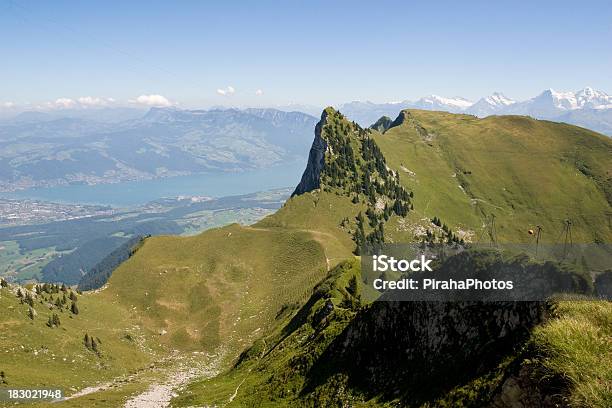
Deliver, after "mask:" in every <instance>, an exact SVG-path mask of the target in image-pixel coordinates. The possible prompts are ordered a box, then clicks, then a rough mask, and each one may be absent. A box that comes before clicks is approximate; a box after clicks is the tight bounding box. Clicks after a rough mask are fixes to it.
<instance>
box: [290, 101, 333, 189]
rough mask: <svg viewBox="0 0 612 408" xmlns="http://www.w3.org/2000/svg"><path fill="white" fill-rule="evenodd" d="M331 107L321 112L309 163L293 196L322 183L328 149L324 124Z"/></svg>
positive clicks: (317, 186) (315, 187) (309, 155)
mask: <svg viewBox="0 0 612 408" xmlns="http://www.w3.org/2000/svg"><path fill="white" fill-rule="evenodd" d="M328 114H329V108H327V109H325V110H324V111H323V113H322V114H321V120H320V121H319V123H317V125H316V127H315V138H314V141H313V142H312V147H311V148H310V153H309V154H308V163H307V164H306V170H304V173H303V174H302V179H301V180H300V183H299V184H298V186H297V187H296V189H295V191H294V192H293V194H292V196H294V195H300V194H304V193H307V192H309V191H312V190H315V189H317V188H319V187H320V185H321V171H322V170H323V167H324V166H325V152H326V150H327V142H326V141H325V139H323V137H322V136H321V133H322V131H323V126H325V123H326V122H327V116H328Z"/></svg>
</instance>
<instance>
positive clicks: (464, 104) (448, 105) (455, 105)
mask: <svg viewBox="0 0 612 408" xmlns="http://www.w3.org/2000/svg"><path fill="white" fill-rule="evenodd" d="M473 104H474V102H472V101H469V100H467V99H465V98H461V97H458V96H456V97H452V98H446V97H444V96H438V95H429V96H426V97H424V98H421V99H419V100H418V101H416V102H415V106H416V107H418V108H422V109H440V110H448V111H451V112H461V111H464V110H466V109H467V108H469V107H470V106H472V105H473Z"/></svg>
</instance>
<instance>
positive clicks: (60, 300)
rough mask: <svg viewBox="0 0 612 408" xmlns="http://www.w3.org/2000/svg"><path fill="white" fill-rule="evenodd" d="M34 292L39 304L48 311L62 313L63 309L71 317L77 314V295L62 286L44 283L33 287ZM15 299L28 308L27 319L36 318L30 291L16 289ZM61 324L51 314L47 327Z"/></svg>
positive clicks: (56, 315) (55, 316)
mask: <svg viewBox="0 0 612 408" xmlns="http://www.w3.org/2000/svg"><path fill="white" fill-rule="evenodd" d="M34 292H35V293H36V296H37V298H38V299H39V303H40V304H45V303H46V304H47V305H48V307H49V309H54V308H55V309H56V310H58V311H59V312H61V313H63V312H64V309H67V310H68V309H69V310H70V312H71V313H72V314H73V315H78V314H79V307H78V305H77V301H78V297H77V294H76V293H75V292H74V291H73V290H72V289H69V288H68V287H66V285H64V284H62V285H61V286H60V285H57V284H51V283H44V284H42V285H35V286H34ZM54 295H55V297H54ZM17 297H18V298H19V301H20V303H21V304H26V305H28V306H29V308H28V317H29V318H30V319H32V320H34V318H35V317H36V314H37V313H36V311H35V309H34V303H35V302H34V298H33V297H32V294H31V292H30V291H27V290H21V288H17ZM60 324H61V320H60V318H59V315H58V314H57V313H53V314H51V315H50V316H49V319H48V321H47V326H49V327H58V326H59V325H60Z"/></svg>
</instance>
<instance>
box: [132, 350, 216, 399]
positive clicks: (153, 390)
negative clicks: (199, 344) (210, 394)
mask: <svg viewBox="0 0 612 408" xmlns="http://www.w3.org/2000/svg"><path fill="white" fill-rule="evenodd" d="M225 354H226V352H225V350H222V349H220V350H217V352H216V353H214V354H208V355H206V356H204V357H201V356H200V357H197V358H194V357H186V358H185V357H177V360H178V361H177V363H176V364H174V365H173V366H172V367H171V368H169V369H167V370H162V372H160V376H159V377H160V379H159V381H154V382H153V383H152V384H151V385H149V388H148V389H147V390H146V391H144V392H142V393H140V394H137V395H135V396H132V397H131V398H130V399H129V400H128V401H127V402H126V403H125V405H124V408H165V407H169V406H170V401H171V400H172V398H174V397H176V396H177V395H178V391H180V390H182V389H184V388H185V387H186V386H187V385H188V384H189V383H190V382H192V381H195V380H198V379H205V378H211V377H214V376H216V375H218V374H219V372H220V371H221V366H222V362H223V357H224V356H225Z"/></svg>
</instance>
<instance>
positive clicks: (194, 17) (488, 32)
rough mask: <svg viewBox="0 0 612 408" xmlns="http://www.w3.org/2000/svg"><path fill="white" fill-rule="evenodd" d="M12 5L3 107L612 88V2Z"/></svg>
mask: <svg viewBox="0 0 612 408" xmlns="http://www.w3.org/2000/svg"><path fill="white" fill-rule="evenodd" d="M113 4H114V5H113ZM389 10H396V12H393V13H390V12H389ZM0 12H1V13H0V33H1V34H2V35H3V37H4V38H10V39H11V41H5V42H4V43H3V44H2V46H1V48H0V50H1V52H2V55H3V56H4V58H3V59H4V61H3V64H2V66H0V75H2V78H3V85H4V86H3V91H2V93H1V94H0V108H3V109H4V110H7V109H11V110H19V109H21V110H39V109H56V108H72V107H82V106H88V107H100V106H116V105H119V106H123V105H126V106H169V105H178V106H180V107H186V108H197V107H199V108H210V107H213V106H236V107H244V106H270V107H274V106H279V105H281V106H282V105H288V104H305V105H314V106H326V105H337V104H341V103H345V102H350V101H355V100H359V101H373V102H377V103H381V102H391V101H401V100H406V99H407V100H415V99H418V98H420V97H423V96H426V95H430V94H436V95H441V96H446V97H453V96H461V97H464V98H467V99H470V100H472V101H476V100H477V99H478V98H480V97H483V96H487V95H489V94H491V93H493V92H496V91H499V92H502V93H504V94H505V95H506V96H508V97H510V98H512V99H515V100H525V99H528V98H531V97H533V96H535V95H537V94H539V93H540V92H541V91H542V90H544V89H547V88H553V89H555V90H559V91H576V90H579V89H582V88H584V87H586V86H591V87H593V88H594V89H598V90H602V91H604V92H605V91H610V90H612V78H610V76H609V75H607V74H606V72H610V71H612V53H611V52H610V44H612V24H610V21H612V19H611V17H612V6H611V5H610V4H609V3H607V2H592V3H590V4H586V5H585V4H575V3H569V2H568V3H559V2H537V3H535V4H534V3H532V2H523V3H522V4H517V3H516V2H512V3H497V2H496V3H484V2H472V3H469V4H463V3H461V4H459V3H454V2H448V3H447V2H444V4H440V3H437V4H435V5H433V4H431V5H425V4H406V3H404V2H396V1H384V2H379V3H376V4H375V5H370V4H354V3H348V2H334V3H331V4H329V3H324V4H315V3H310V4H285V3H281V4H278V3H274V2H259V3H257V4H246V5H245V4H242V3H239V2H224V3H223V4H209V3H206V4H204V3H197V2H182V3H178V4H166V3H162V2H159V3H148V4H147V5H146V6H143V5H141V4H136V3H120V2H115V3H113V2H111V3H109V2H105V3H98V4H92V3H80V2H70V1H64V2H54V3H47V2H28V3H25V2H21V1H8V2H1V3H0ZM468 27H469V30H468V29H467V28H468Z"/></svg>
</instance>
